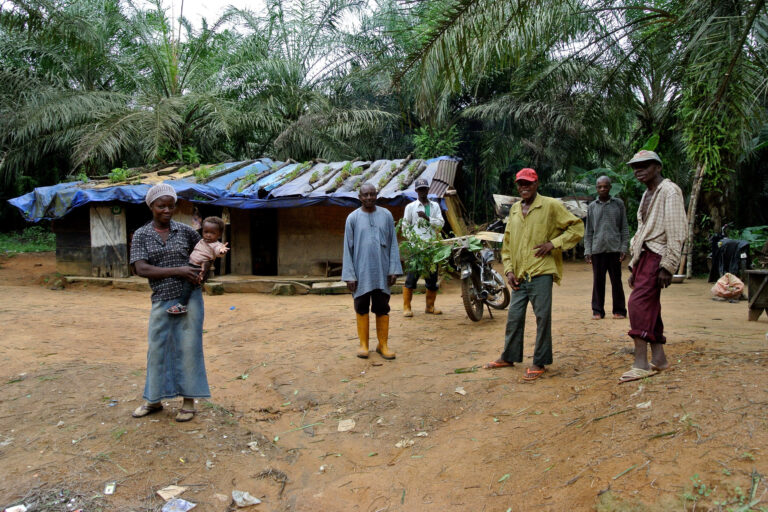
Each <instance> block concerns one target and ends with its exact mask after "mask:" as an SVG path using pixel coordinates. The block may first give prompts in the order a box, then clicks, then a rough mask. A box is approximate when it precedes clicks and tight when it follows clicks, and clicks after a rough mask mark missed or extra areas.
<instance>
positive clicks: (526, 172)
mask: <svg viewBox="0 0 768 512" xmlns="http://www.w3.org/2000/svg"><path fill="white" fill-rule="evenodd" d="M521 180H523V181H531V182H533V181H539V175H538V174H536V171H534V170H533V169H531V168H529V167H526V168H525V169H520V170H519V171H518V172H517V174H515V181H521Z"/></svg>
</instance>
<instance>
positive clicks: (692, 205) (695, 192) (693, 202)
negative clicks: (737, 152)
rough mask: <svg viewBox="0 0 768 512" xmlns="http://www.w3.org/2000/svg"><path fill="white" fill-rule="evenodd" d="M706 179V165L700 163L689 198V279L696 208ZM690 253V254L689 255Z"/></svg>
mask: <svg viewBox="0 0 768 512" xmlns="http://www.w3.org/2000/svg"><path fill="white" fill-rule="evenodd" d="M703 179H704V166H703V165H702V164H699V165H698V166H697V167H696V174H695V175H694V178H693V187H691V197H690V199H689V200H688V240H687V241H686V243H685V244H684V245H685V247H686V251H685V256H684V257H686V258H687V267H686V271H685V275H686V277H687V278H688V279H690V278H691V276H693V226H694V225H695V224H696V208H697V206H698V203H699V192H700V191H701V182H702V181H703ZM689 254H690V256H688V255H689Z"/></svg>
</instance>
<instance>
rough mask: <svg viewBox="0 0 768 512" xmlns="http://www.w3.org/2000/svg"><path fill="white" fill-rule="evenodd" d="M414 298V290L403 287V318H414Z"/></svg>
mask: <svg viewBox="0 0 768 512" xmlns="http://www.w3.org/2000/svg"><path fill="white" fill-rule="evenodd" d="M412 298H413V290H411V289H410V288H406V287H405V286H403V316H406V317H408V318H410V317H412V316H413V311H411V299H412Z"/></svg>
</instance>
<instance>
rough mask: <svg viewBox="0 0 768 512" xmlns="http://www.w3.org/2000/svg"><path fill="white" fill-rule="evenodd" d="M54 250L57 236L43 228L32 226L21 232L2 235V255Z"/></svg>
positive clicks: (0, 244) (0, 237)
mask: <svg viewBox="0 0 768 512" xmlns="http://www.w3.org/2000/svg"><path fill="white" fill-rule="evenodd" d="M53 250H56V235H54V234H53V232H51V231H50V230H49V229H46V228H44V227H42V226H31V227H28V228H26V229H24V230H23V231H21V232H11V233H0V253H19V252H45V251H53Z"/></svg>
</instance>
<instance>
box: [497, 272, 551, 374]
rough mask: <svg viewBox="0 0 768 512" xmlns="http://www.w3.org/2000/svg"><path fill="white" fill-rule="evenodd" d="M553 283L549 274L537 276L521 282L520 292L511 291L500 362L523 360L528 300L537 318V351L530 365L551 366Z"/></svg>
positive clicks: (535, 350)
mask: <svg viewBox="0 0 768 512" xmlns="http://www.w3.org/2000/svg"><path fill="white" fill-rule="evenodd" d="M552 282H553V278H552V275H551V274H547V275H543V276H536V277H534V278H531V279H530V280H528V281H521V282H520V289H519V290H512V300H511V302H510V303H509V313H508V314H507V330H506V332H505V333H504V352H502V353H501V359H502V360H504V361H507V362H508V363H520V362H522V361H523V336H524V334H525V310H526V309H527V307H528V301H530V302H531V304H532V305H533V314H534V315H536V348H535V349H534V352H533V364H535V365H536V366H545V365H548V364H552Z"/></svg>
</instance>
